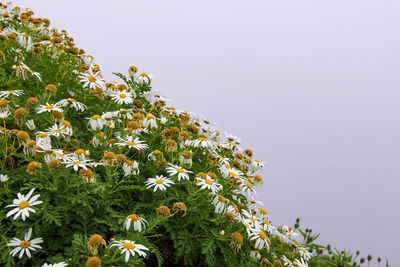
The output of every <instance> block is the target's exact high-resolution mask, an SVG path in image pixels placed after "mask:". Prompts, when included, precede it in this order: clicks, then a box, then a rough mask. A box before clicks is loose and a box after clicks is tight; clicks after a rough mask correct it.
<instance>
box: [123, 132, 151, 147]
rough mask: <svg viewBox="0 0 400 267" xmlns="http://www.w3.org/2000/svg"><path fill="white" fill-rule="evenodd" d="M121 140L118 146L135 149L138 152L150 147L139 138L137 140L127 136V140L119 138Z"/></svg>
mask: <svg viewBox="0 0 400 267" xmlns="http://www.w3.org/2000/svg"><path fill="white" fill-rule="evenodd" d="M118 139H119V140H120V142H119V143H115V145H117V146H127V147H128V148H134V149H136V150H141V149H147V148H148V147H149V146H148V145H147V144H145V143H144V141H140V140H139V138H137V137H136V138H135V139H134V137H133V136H130V135H129V136H127V137H126V139H123V138H121V137H118Z"/></svg>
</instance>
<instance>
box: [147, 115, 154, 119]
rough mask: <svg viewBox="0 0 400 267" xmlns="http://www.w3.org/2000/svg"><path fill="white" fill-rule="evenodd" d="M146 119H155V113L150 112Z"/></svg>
mask: <svg viewBox="0 0 400 267" xmlns="http://www.w3.org/2000/svg"><path fill="white" fill-rule="evenodd" d="M146 119H148V120H151V119H154V115H153V114H149V115H147V116H146Z"/></svg>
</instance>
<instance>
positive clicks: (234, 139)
mask: <svg viewBox="0 0 400 267" xmlns="http://www.w3.org/2000/svg"><path fill="white" fill-rule="evenodd" d="M225 136H226V138H227V139H228V141H231V142H234V143H236V144H238V145H239V144H240V140H241V138H240V137H238V136H234V135H233V134H230V133H228V132H225Z"/></svg>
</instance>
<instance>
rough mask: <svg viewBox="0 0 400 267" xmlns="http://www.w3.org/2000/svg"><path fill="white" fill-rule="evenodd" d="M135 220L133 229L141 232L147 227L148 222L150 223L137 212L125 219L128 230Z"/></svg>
mask: <svg viewBox="0 0 400 267" xmlns="http://www.w3.org/2000/svg"><path fill="white" fill-rule="evenodd" d="M132 222H133V230H135V231H138V232H141V231H144V230H145V229H146V223H147V225H148V224H149V223H148V222H147V221H146V220H145V219H143V218H142V217H139V215H137V214H131V215H129V216H128V217H126V219H125V223H124V226H125V229H126V230H127V231H128V230H129V229H130V228H131V224H132Z"/></svg>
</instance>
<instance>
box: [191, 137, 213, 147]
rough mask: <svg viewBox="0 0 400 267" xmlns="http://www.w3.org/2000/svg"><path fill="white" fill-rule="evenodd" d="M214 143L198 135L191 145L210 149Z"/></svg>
mask: <svg viewBox="0 0 400 267" xmlns="http://www.w3.org/2000/svg"><path fill="white" fill-rule="evenodd" d="M214 145H215V144H214V142H213V141H212V140H209V139H207V138H204V137H199V138H197V139H196V140H193V141H192V146H194V147H202V148H207V149H211V148H213V147H214Z"/></svg>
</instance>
